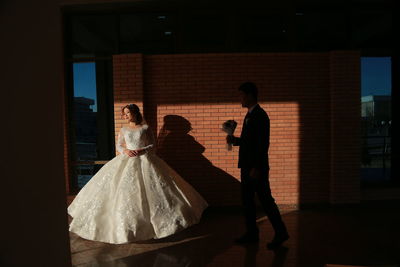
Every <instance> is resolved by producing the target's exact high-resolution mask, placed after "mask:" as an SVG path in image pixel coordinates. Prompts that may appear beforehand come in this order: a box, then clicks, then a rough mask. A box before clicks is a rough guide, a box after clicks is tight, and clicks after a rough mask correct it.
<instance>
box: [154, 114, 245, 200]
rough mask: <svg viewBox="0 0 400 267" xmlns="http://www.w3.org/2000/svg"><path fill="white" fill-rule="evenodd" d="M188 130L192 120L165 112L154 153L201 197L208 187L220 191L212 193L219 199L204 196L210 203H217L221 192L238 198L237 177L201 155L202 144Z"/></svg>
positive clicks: (221, 194)
mask: <svg viewBox="0 0 400 267" xmlns="http://www.w3.org/2000/svg"><path fill="white" fill-rule="evenodd" d="M191 130H192V126H191V123H190V122H189V121H188V120H187V119H185V118H184V117H182V116H178V115H167V116H165V117H164V124H163V125H162V128H161V131H160V133H159V135H158V138H157V140H158V149H157V154H158V155H159V156H160V157H161V158H162V159H163V160H164V161H165V162H167V163H168V165H170V166H171V167H172V168H173V169H174V170H175V171H176V172H178V173H179V174H180V175H181V176H182V177H183V178H184V179H185V180H186V181H187V182H189V183H190V184H191V185H192V186H193V187H194V188H195V189H196V190H197V191H198V192H199V193H200V194H202V195H203V196H204V197H206V198H207V196H210V195H211V194H209V191H210V190H212V191H214V192H217V193H218V192H219V194H212V195H213V196H218V198H219V199H206V200H207V201H208V202H209V203H210V204H217V205H218V203H221V199H223V198H224V195H229V199H232V196H233V199H237V200H240V183H239V181H237V180H236V179H235V178H234V177H233V176H231V175H229V174H228V173H226V172H225V171H223V170H221V169H219V168H217V167H215V166H214V165H213V164H212V162H211V161H210V160H208V159H207V158H206V157H205V156H204V155H203V153H204V151H205V147H204V146H203V145H201V144H200V143H199V142H197V141H196V140H195V138H194V137H193V136H191V135H190V134H189V132H190V131H191ZM222 203H224V202H223V201H222ZM231 204H237V203H231Z"/></svg>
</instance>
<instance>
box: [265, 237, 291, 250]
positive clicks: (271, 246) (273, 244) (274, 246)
mask: <svg viewBox="0 0 400 267" xmlns="http://www.w3.org/2000/svg"><path fill="white" fill-rule="evenodd" d="M288 239H289V235H288V234H287V233H286V234H282V235H276V236H275V237H274V239H272V241H271V242H269V243H268V244H267V248H268V249H270V250H274V249H277V248H279V247H280V246H281V245H282V244H283V242H285V241H286V240H288Z"/></svg>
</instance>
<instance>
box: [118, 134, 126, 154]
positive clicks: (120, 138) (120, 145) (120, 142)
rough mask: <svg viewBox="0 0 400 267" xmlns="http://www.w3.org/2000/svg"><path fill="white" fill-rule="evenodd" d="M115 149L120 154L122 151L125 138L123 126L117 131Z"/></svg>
mask: <svg viewBox="0 0 400 267" xmlns="http://www.w3.org/2000/svg"><path fill="white" fill-rule="evenodd" d="M116 149H117V151H118V152H119V153H121V154H122V153H124V149H125V138H124V133H123V128H121V130H120V131H119V134H118V140H117V145H116Z"/></svg>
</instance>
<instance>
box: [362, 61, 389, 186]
mask: <svg viewBox="0 0 400 267" xmlns="http://www.w3.org/2000/svg"><path fill="white" fill-rule="evenodd" d="M391 91H392V83H391V58H390V57H362V58H361V122H362V128H361V129H362V130H361V138H362V157H361V179H362V183H363V184H371V183H372V184H377V183H378V184H385V183H390V182H391V179H392V178H391V138H392V136H391V127H392V113H391V104H392V99H391Z"/></svg>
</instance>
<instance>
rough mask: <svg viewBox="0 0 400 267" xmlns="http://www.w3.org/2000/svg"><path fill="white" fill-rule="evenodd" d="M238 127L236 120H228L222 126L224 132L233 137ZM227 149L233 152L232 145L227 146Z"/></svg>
mask: <svg viewBox="0 0 400 267" xmlns="http://www.w3.org/2000/svg"><path fill="white" fill-rule="evenodd" d="M236 126H237V122H236V121H234V120H227V121H226V122H224V123H223V124H222V131H224V132H225V133H226V134H227V135H233V132H234V131H235V129H236ZM226 149H228V150H229V151H231V150H232V144H226Z"/></svg>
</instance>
